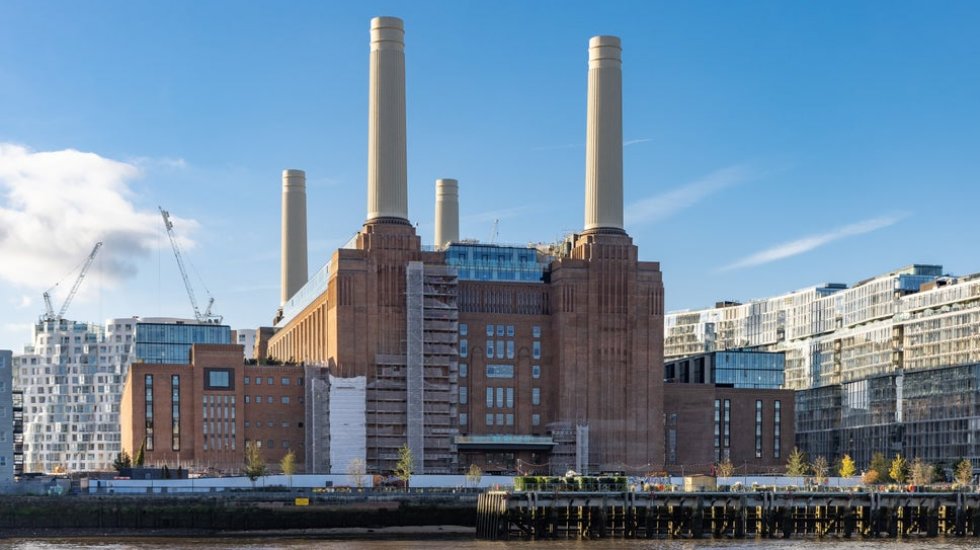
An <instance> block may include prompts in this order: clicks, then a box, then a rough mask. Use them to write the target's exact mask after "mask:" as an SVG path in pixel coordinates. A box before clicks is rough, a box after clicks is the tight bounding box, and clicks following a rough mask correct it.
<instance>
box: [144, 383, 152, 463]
mask: <svg viewBox="0 0 980 550" xmlns="http://www.w3.org/2000/svg"><path fill="white" fill-rule="evenodd" d="M143 386H144V387H145V391H146V393H145V394H144V395H145V397H146V399H145V400H144V401H145V402H146V450H147V451H152V450H153V375H152V374H147V375H146V377H145V378H144V379H143Z"/></svg>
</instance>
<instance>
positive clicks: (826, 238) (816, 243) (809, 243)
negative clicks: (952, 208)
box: [721, 215, 905, 271]
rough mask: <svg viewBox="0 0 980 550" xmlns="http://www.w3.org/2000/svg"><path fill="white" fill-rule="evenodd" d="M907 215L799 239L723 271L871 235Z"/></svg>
mask: <svg viewBox="0 0 980 550" xmlns="http://www.w3.org/2000/svg"><path fill="white" fill-rule="evenodd" d="M904 217H905V215H892V216H881V217H878V218H871V219H869V220H864V221H860V222H857V223H852V224H850V225H845V226H843V227H838V228H837V229H834V230H832V231H828V232H826V233H820V234H818V235H810V236H808V237H803V238H802V239H797V240H795V241H790V242H787V243H783V244H779V245H776V246H773V247H771V248H767V249H765V250H762V251H760V252H756V253H755V254H751V255H749V256H746V257H745V258H742V259H741V260H738V261H737V262H734V263H732V264H729V265H727V266H725V267H723V268H721V270H722V271H727V270H730V269H740V268H743V267H752V266H756V265H762V264H767V263H769V262H774V261H776V260H782V259H784V258H789V257H791V256H796V255H799V254H803V253H805V252H809V251H811V250H813V249H815V248H819V247H821V246H823V245H825V244H829V243H832V242H834V241H837V240H840V239H843V238H845V237H853V236H855V235H862V234H864V233H870V232H872V231H877V230H879V229H883V228H885V227H888V226H890V225H894V224H896V223H898V222H899V221H901V220H902V218H904Z"/></svg>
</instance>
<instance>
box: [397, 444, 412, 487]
mask: <svg viewBox="0 0 980 550" xmlns="http://www.w3.org/2000/svg"><path fill="white" fill-rule="evenodd" d="M414 469H415V461H414V459H413V458H412V450H411V449H409V448H408V444H407V443H406V444H404V445H402V447H401V449H398V463H397V464H395V477H397V478H398V479H400V480H402V481H403V482H405V489H406V490H407V489H408V480H409V479H411V477H412V471H413V470H414Z"/></svg>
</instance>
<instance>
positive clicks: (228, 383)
mask: <svg viewBox="0 0 980 550" xmlns="http://www.w3.org/2000/svg"><path fill="white" fill-rule="evenodd" d="M204 380H205V384H204V387H205V389H209V390H230V389H234V385H233V384H232V371H231V369H204Z"/></svg>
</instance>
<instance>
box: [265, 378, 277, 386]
mask: <svg viewBox="0 0 980 550" xmlns="http://www.w3.org/2000/svg"><path fill="white" fill-rule="evenodd" d="M266 382H268V383H269V385H270V386H271V385H273V384H275V382H274V381H273V380H272V377H271V376H270V377H269V378H267V379H266Z"/></svg>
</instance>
